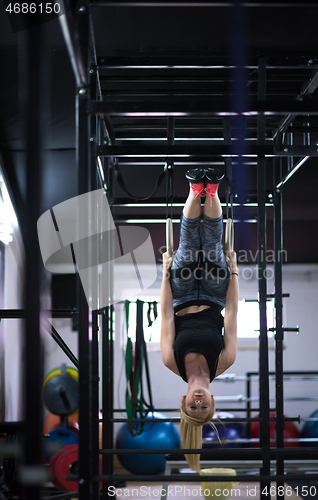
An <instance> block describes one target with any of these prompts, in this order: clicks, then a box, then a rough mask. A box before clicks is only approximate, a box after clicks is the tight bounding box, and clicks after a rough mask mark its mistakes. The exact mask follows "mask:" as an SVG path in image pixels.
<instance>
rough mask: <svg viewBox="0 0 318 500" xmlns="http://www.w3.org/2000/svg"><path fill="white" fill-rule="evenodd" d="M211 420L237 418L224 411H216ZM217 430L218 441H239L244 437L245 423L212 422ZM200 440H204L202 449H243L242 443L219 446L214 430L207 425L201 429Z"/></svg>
mask: <svg viewBox="0 0 318 500" xmlns="http://www.w3.org/2000/svg"><path fill="white" fill-rule="evenodd" d="M213 418H218V419H220V420H221V421H222V419H225V418H226V419H231V418H237V415H234V414H233V413H229V412H225V411H217V412H216V413H215V415H214V417H213ZM213 423H214V425H215V426H216V428H217V431H218V434H219V437H220V440H221V441H222V440H223V439H231V440H233V439H234V440H235V439H240V438H245V437H246V423H245V422H226V423H222V422H213ZM202 439H204V440H206V442H205V443H203V445H202V448H243V447H244V443H224V444H221V443H220V442H219V440H218V437H217V434H216V432H215V430H214V429H213V428H212V427H211V426H210V425H209V424H204V425H203V428H202Z"/></svg>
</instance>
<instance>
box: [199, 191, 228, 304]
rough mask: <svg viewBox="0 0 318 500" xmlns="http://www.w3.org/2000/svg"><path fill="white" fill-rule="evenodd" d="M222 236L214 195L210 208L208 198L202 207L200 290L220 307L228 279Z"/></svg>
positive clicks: (217, 203)
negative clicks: (212, 298)
mask: <svg viewBox="0 0 318 500" xmlns="http://www.w3.org/2000/svg"><path fill="white" fill-rule="evenodd" d="M222 236H223V216H222V207H221V203H220V199H219V196H218V194H217V193H216V194H215V196H214V197H213V200H212V206H211V204H210V200H209V199H208V197H207V200H206V202H205V205H204V214H203V230H202V236H201V240H202V254H203V260H204V263H203V273H202V280H201V282H200V290H201V291H202V292H203V293H204V296H205V297H206V295H209V296H210V297H214V299H216V300H215V301H216V302H218V303H219V304H221V305H223V304H225V297H226V291H227V287H228V279H229V274H228V266H227V264H226V260H225V256H224V252H223V247H222Z"/></svg>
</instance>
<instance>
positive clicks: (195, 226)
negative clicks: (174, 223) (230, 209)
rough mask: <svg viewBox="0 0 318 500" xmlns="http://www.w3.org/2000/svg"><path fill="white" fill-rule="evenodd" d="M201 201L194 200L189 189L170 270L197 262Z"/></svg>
mask: <svg viewBox="0 0 318 500" xmlns="http://www.w3.org/2000/svg"><path fill="white" fill-rule="evenodd" d="M201 212H202V208H201V200H200V198H199V197H197V198H195V194H194V193H193V191H192V189H191V188H190V192H189V196H188V198H187V200H186V202H185V205H184V208H183V212H182V215H181V220H180V239H179V247H178V250H177V251H176V254H175V256H174V259H173V264H172V268H173V269H177V268H181V267H185V266H186V265H187V264H189V263H191V262H195V261H196V260H197V256H198V251H199V250H200V246H201V240H200V222H201Z"/></svg>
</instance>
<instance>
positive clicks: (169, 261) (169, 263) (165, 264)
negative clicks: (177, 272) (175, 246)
mask: <svg viewBox="0 0 318 500" xmlns="http://www.w3.org/2000/svg"><path fill="white" fill-rule="evenodd" d="M175 253H176V252H173V254H172V255H171V256H170V257H169V255H168V252H165V253H164V254H162V261H163V268H162V272H163V275H164V276H166V275H169V269H170V268H171V266H172V262H173V258H174V254H175Z"/></svg>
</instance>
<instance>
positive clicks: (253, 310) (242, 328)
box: [128, 296, 275, 344]
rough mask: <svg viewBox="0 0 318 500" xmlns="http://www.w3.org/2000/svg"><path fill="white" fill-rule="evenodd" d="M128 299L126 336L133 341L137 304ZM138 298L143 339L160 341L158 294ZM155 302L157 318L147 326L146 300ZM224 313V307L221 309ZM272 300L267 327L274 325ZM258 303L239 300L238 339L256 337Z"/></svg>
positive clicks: (134, 299) (270, 333)
mask: <svg viewBox="0 0 318 500" xmlns="http://www.w3.org/2000/svg"><path fill="white" fill-rule="evenodd" d="M128 300H129V301H130V305H129V325H128V336H129V337H130V338H131V340H132V341H133V342H135V340H136V313H137V304H136V297H130V298H128ZM139 300H141V301H143V302H144V306H143V327H144V337H145V341H146V342H148V343H150V344H158V343H160V328H161V313H160V302H159V300H160V298H159V297H158V296H145V297H139ZM154 301H156V302H157V312H158V316H157V319H156V320H155V321H154V322H153V323H152V325H151V326H148V317H147V314H148V302H154ZM222 314H224V309H223V311H222ZM274 314H275V308H274V301H273V300H270V301H267V327H268V328H272V327H273V326H274ZM151 318H152V320H153V312H151ZM259 329H260V327H259V304H258V301H257V300H244V299H243V300H240V301H239V306H238V316H237V336H238V338H239V339H258V337H259ZM268 337H269V338H272V337H273V332H272V331H269V332H268Z"/></svg>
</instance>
